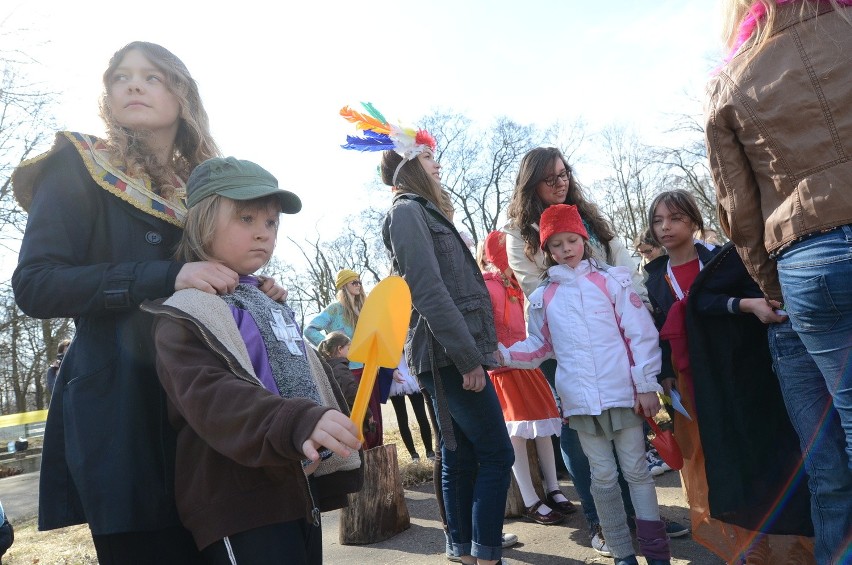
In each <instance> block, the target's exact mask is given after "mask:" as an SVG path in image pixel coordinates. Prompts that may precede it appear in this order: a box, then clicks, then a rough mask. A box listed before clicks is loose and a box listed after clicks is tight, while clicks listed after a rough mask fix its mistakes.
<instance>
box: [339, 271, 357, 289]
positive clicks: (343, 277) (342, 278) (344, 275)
mask: <svg viewBox="0 0 852 565" xmlns="http://www.w3.org/2000/svg"><path fill="white" fill-rule="evenodd" d="M358 276H359V275H358V273H356V272H355V271H350V270H349V269H342V270H341V271H340V272H338V273H337V278H335V279H334V289H335V290H340V289H341V288H343V285H345V284H346V283H348V282H352V281H354V280H355V279H357V278H358Z"/></svg>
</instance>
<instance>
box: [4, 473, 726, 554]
mask: <svg viewBox="0 0 852 565" xmlns="http://www.w3.org/2000/svg"><path fill="white" fill-rule="evenodd" d="M38 477H39V473H28V474H24V475H18V476H15V477H8V478H5V479H0V499H2V501H3V506H4V508H5V509H6V512H7V513H8V514H9V516H10V518H11V520H12V522H13V523H16V522H20V521H22V520H25V519H29V518H32V517H34V516H35V515H36V513H37V492H38ZM656 482H657V493H658V496H659V499H660V505H661V507H662V509H663V512H664V514H666V515H667V516H669V517H670V518H672V519H675V520H678V521H680V522H684V523H686V515H687V512H686V508H685V507H684V503H683V496H682V494H681V488H680V481H679V479H678V475H677V473H666V474H664V475H662V476H660V477H658V478H657V479H656ZM562 485H563V490H564V491H565V492H566V494H567V495H568V497H569V498H570V499H571V500H573V501H574V502H577V496H576V493H575V492H574V490H573V487H572V486H571V484H570V483H568V482H563V483H562ZM405 500H406V505H407V506H408V511H409V514H410V516H411V527H410V528H409V529H408V530H406V531H404V532H402V533H400V534H398V535H397V536H395V537H393V538H391V539H389V540H386V541H384V542H381V543H376V544H372V545H366V546H352V545H350V546H342V545H340V544H339V543H338V518H339V512H329V513H327V514H324V515H323V555H324V560H325V563H327V564H337V563H341V564H343V563H346V564H352V563H354V564H370V565H373V564H375V565H378V564H392V563H400V564H401V563H406V564H415V565H420V564H422V565H426V564H433V565H439V564H447V563H449V562H448V561H447V560H446V559H445V557H444V553H443V552H444V536H443V532H442V530H441V525H440V521H439V520H438V514H437V505H436V503H435V498H434V495H433V492H432V484H431V483H427V484H425V485H421V486H419V487H415V488H412V489H408V490H406V492H405ZM504 529H505V531H507V532H512V533H515V534H517V535H518V537H519V538H520V541H521V543H519V544H518V545H516V546H515V547H513V548H511V549H508V550H506V552H505V554H504V556H505V557H506V558H507V561H508V562H509V563H512V564H534V565H556V564H568V565H576V564H587V563H600V564H603V563H612V559H610V558H605V557H602V556H600V555H598V554H597V553H595V552H594V551H593V550H592V549H591V548H590V547H589V545H588V537H587V535H586V528H585V524H584V521H583V518H582V517H581V516H579V515H577V514H575V515H573V516H571V517H570V519H569V520H567V521H566V522H565V523H564V524H561V525H557V526H541V525H538V524H533V523H530V522H525V521H519V520H507V521H506V524H505V528H504ZM671 548H672V556H673V560H672V563H673V564H675V565H685V564H692V565H720V564H721V563H722V561H721V560H719V559H718V558H716V557H714V556H713V555H712V554H711V553H710V552H709V551H707V550H706V549H704V548H703V547H701V546H700V545H699V544H697V543H696V542H695V541H693V540H692V538H691V537H690V536H687V537H684V538H679V539H675V540H672V544H671ZM640 561H641V559H640Z"/></svg>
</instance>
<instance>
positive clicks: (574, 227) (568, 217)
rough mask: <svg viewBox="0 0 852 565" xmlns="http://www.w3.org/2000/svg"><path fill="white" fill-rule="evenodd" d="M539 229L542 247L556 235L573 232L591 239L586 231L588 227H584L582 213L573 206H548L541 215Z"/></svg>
mask: <svg viewBox="0 0 852 565" xmlns="http://www.w3.org/2000/svg"><path fill="white" fill-rule="evenodd" d="M538 227H539V232H538V233H539V237H540V239H541V246H542V247H544V246H545V245H546V244H547V240H548V239H549V238H550V236H552V235H553V234H555V233H561V232H571V233H576V234H579V235H581V236H583V239H589V232H587V231H586V226H584V225H583V220H582V219H581V218H580V213H579V212H578V211H577V207H576V206H574V205H573V204H554V205H553V206H548V207H547V209H546V210H545V211H544V212H543V213H542V214H541V220H539V223H538Z"/></svg>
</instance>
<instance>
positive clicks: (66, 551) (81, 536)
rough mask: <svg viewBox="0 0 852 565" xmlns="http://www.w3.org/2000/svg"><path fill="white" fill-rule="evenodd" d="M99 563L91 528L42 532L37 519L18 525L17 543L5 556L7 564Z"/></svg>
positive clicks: (85, 564)
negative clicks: (39, 529)
mask: <svg viewBox="0 0 852 565" xmlns="http://www.w3.org/2000/svg"><path fill="white" fill-rule="evenodd" d="M97 562H98V559H97V557H96V554H95V546H94V545H93V544H92V536H91V534H90V533H89V526H87V525H85V524H83V525H81V526H71V527H68V528H62V529H59V530H51V531H49V532H39V531H38V524H37V519H36V518H32V519H31V520H27V521H26V522H20V523H17V524H15V543H14V544H13V545H12V547H11V548H10V549H9V551H8V552H7V553H6V555H4V556H3V563H4V564H5V565H35V564H38V565H92V564H96V563H97Z"/></svg>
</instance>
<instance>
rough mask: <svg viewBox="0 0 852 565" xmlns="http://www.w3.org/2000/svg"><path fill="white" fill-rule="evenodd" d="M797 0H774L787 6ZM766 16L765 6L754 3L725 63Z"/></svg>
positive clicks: (851, 2)
mask: <svg viewBox="0 0 852 565" xmlns="http://www.w3.org/2000/svg"><path fill="white" fill-rule="evenodd" d="M795 1H798V0H776V2H775V3H776V4H777V5H779V6H780V5H781V4H788V3H790V2H795ZM837 3H838V4H840V5H841V6H852V0H837ZM764 16H766V6H765V4H763V2H760V1H755V2H754V3H753V4H752V5H751V8H749V9H748V15H746V17H745V18H743V21H742V22H740V29H739V33H738V34H737V40H736V42H735V43H734V47H733V49H731V52H730V53H728V56H727V57H725V63H728V62H729V61H730V60H731V59H733V58H734V55H736V54H737V51H739V49H740V47H742V46H743V43H745V42H746V41H747V40H748V38H749V37H751V34H753V33H754V28H756V27H757V24H758V22H759V21H760V20H761V19H763V17H764Z"/></svg>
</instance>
